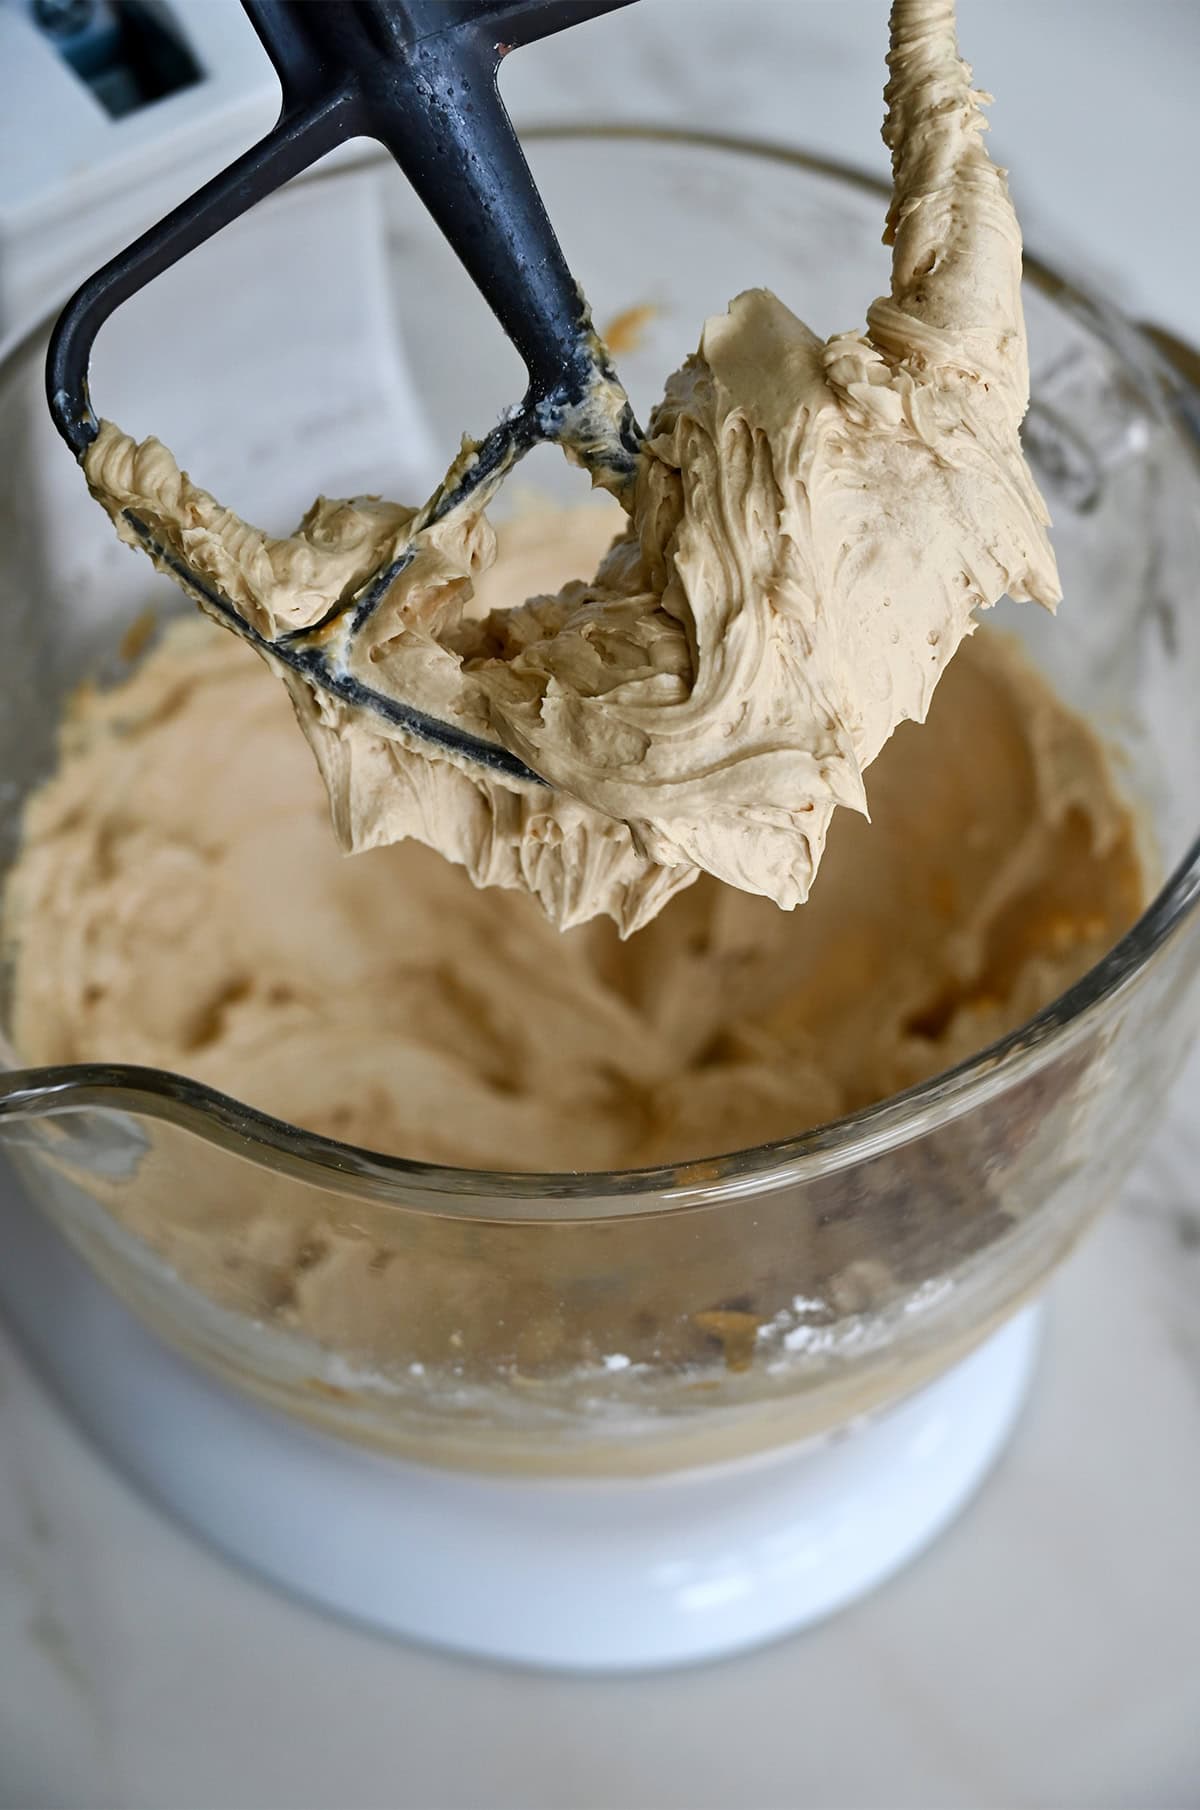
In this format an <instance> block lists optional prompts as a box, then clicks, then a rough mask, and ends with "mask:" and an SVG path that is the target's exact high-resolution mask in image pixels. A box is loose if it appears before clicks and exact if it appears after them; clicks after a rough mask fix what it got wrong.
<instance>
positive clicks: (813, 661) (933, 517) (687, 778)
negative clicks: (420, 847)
mask: <svg viewBox="0 0 1200 1810" xmlns="http://www.w3.org/2000/svg"><path fill="white" fill-rule="evenodd" d="M888 63H889V69H890V79H889V82H888V85H887V91H886V102H887V119H886V123H885V126H884V137H885V140H886V141H887V143H888V144H889V146H890V147H891V150H892V158H893V197H892V204H891V208H890V211H889V214H888V221H887V231H886V234H885V237H886V238H887V239H888V240H889V242H890V243H891V244H892V246H893V264H892V284H891V293H890V295H889V296H888V297H885V298H883V299H881V300H879V301H876V302H875V303H874V304H873V305H872V307H871V308H870V310H869V312H868V316H867V330H866V332H865V333H863V332H846V333H839V334H836V335H834V336H833V337H832V338H830V339H828V340H824V341H823V340H821V339H820V338H819V337H818V336H817V335H816V334H814V333H813V332H812V331H810V329H809V328H808V327H806V326H805V325H804V324H803V322H801V321H800V320H798V319H797V318H796V316H795V315H794V314H792V313H791V311H790V310H789V309H788V308H787V307H786V306H785V304H784V303H783V302H782V301H780V300H779V299H778V298H777V297H775V296H774V295H772V294H770V293H769V292H767V291H764V290H751V291H748V292H747V293H745V294H743V295H741V296H739V297H738V298H737V299H736V300H735V301H734V302H733V303H732V305H731V307H730V308H729V310H728V312H727V313H726V314H724V315H720V316H717V317H715V318H713V319H711V320H709V321H708V322H707V323H706V324H705V326H704V329H703V332H702V334H701V337H700V343H699V347H698V349H697V351H696V353H695V354H694V356H692V357H691V358H689V359H688V360H687V362H686V363H685V364H684V366H683V367H682V368H681V369H680V370H679V371H677V372H676V373H675V374H674V375H673V376H672V377H671V378H670V379H669V380H668V382H667V385H666V389H665V393H664V396H663V398H662V400H661V402H660V403H659V404H658V406H657V408H656V409H655V410H654V412H653V414H652V416H651V419H650V422H649V432H648V437H647V440H646V446H645V452H644V455H643V457H642V458H641V460H640V462H639V469H638V473H637V479H636V484H635V486H634V490H633V494H632V498H631V503H630V509H631V513H630V516H629V520H628V522H627V523H626V524H625V525H624V526H623V528H622V529H621V531H620V532H618V533H617V535H616V537H615V539H614V540H613V543H612V545H611V547H609V549H608V550H607V551H606V552H605V553H604V555H603V557H602V558H601V559H600V561H599V563H598V565H597V566H596V567H594V568H592V570H594V573H595V575H594V577H591V578H585V577H579V578H575V579H572V580H570V581H569V582H567V583H566V584H564V585H562V586H561V587H560V588H556V589H555V590H554V591H552V592H550V593H546V594H539V595H533V596H530V597H529V598H528V600H526V601H521V599H520V597H519V596H514V595H513V593H512V592H511V591H506V595H505V602H506V603H508V604H510V605H515V606H516V607H507V608H491V609H484V608H482V607H481V605H480V603H479V600H478V595H477V593H478V587H479V585H480V581H481V579H482V577H483V575H484V574H485V573H487V571H488V569H489V568H490V567H491V566H492V565H493V563H494V561H495V557H496V543H495V535H494V533H493V529H492V527H491V525H490V524H489V522H488V520H487V519H486V517H485V515H484V514H483V513H482V511H481V509H480V508H479V507H478V506H477V505H471V506H468V507H461V508H458V509H456V510H453V511H451V512H450V513H449V514H447V515H445V516H443V517H442V518H441V519H438V520H436V521H430V520H428V519H427V514H422V513H420V512H417V511H414V510H412V509H409V508H405V507H402V506H400V505H398V504H394V503H390V502H384V501H380V500H378V499H375V500H371V499H366V500H364V499H356V500H353V501H330V500H327V499H320V500H319V501H318V502H317V503H315V504H314V505H313V507H312V509H311V510H310V511H309V513H308V514H307V515H306V516H305V518H304V520H303V522H302V524H301V526H300V528H299V530H298V531H297V533H296V534H295V535H293V536H291V537H288V538H286V539H282V540H276V539H272V538H270V537H268V536H267V535H265V534H263V533H262V532H261V531H259V530H258V529H255V528H253V527H250V526H249V525H247V524H246V523H244V522H242V521H240V520H239V518H238V517H236V516H235V515H234V514H233V513H232V512H231V511H229V510H228V509H225V508H224V507H222V506H221V505H220V504H218V503H217V502H216V501H215V500H214V499H213V498H212V497H211V496H210V495H209V494H208V493H207V492H205V491H203V490H201V489H200V488H198V487H197V486H196V485H194V484H193V483H192V482H191V480H190V479H189V478H188V477H187V476H186V475H185V474H183V473H181V472H180V470H179V469H178V467H177V465H176V464H175V461H174V460H173V458H172V457H171V455H170V454H169V452H167V450H166V449H165V448H164V447H163V446H162V445H161V444H160V443H159V442H157V441H155V440H147V441H143V442H142V443H140V444H138V443H135V442H134V441H133V440H132V439H130V438H129V437H128V436H126V435H124V434H122V433H121V432H120V430H119V429H117V428H116V427H114V426H113V425H111V424H109V423H105V424H103V425H102V427H101V431H100V435H99V438H98V439H97V440H96V442H95V443H94V445H93V446H92V448H91V449H90V451H89V453H88V456H87V459H86V471H87V476H88V480H89V483H90V484H91V486H92V489H93V491H94V493H95V495H96V496H97V497H98V498H99V499H100V501H101V502H102V503H103V504H104V506H105V507H106V508H107V509H108V510H109V512H110V514H111V515H112V516H113V519H114V521H115V522H116V524H117V527H118V531H119V532H121V533H122V534H123V536H124V537H125V538H127V539H129V540H131V541H136V540H137V539H138V534H137V532H136V531H135V529H134V528H133V527H132V526H131V523H130V521H129V519H128V518H129V515H130V514H132V515H133V516H135V517H136V518H137V520H138V521H139V522H140V523H142V524H143V528H144V529H148V530H149V532H150V533H151V534H152V535H153V537H154V538H155V539H156V540H157V541H158V542H159V544H160V545H161V547H162V548H163V549H164V551H165V553H166V555H167V556H168V558H170V557H173V558H176V559H184V560H186V561H187V562H188V564H189V565H190V566H191V568H192V569H193V570H194V571H195V572H197V573H198V574H200V575H201V576H202V578H203V579H204V580H205V581H206V582H207V583H209V584H212V585H215V586H216V587H218V588H219V589H220V591H221V592H222V593H223V595H224V596H225V597H226V598H227V599H228V600H229V601H230V602H231V603H232V605H233V606H234V608H235V609H236V611H237V612H238V614H239V615H240V616H241V617H242V618H243V619H244V621H245V622H246V623H247V624H249V625H250V626H251V627H252V628H253V629H255V630H256V631H257V632H258V633H259V634H260V635H263V636H267V637H272V636H276V635H278V634H280V633H281V632H288V631H294V630H296V629H300V628H304V627H307V626H311V625H313V624H315V623H317V622H319V621H321V620H322V619H323V618H324V617H326V616H327V615H328V614H329V613H330V612H331V611H332V610H334V609H335V608H336V607H337V606H339V605H345V604H347V603H348V602H350V601H351V600H353V599H355V598H356V597H358V596H361V594H362V592H363V590H364V589H365V587H366V586H367V585H368V582H369V580H370V579H371V577H372V575H373V574H374V573H376V572H377V571H378V570H379V569H380V568H381V567H384V566H388V565H390V564H391V563H392V562H396V561H398V560H399V557H400V555H401V554H402V553H403V552H404V550H405V549H410V550H411V558H410V559H409V561H408V563H407V565H405V566H404V569H403V570H402V571H399V572H398V575H397V576H396V578H395V580H394V582H393V583H392V584H391V586H390V588H389V589H388V590H387V593H386V596H385V597H384V599H383V601H382V602H381V603H380V604H379V605H378V607H377V608H376V609H375V610H374V612H373V614H372V615H371V616H370V619H369V621H368V622H367V623H366V625H365V627H364V628H363V630H362V631H361V632H360V633H359V635H358V636H357V638H356V639H355V641H354V642H353V644H352V645H351V646H350V648H349V650H348V652H347V653H346V661H347V669H348V670H349V671H351V672H352V673H354V674H355V675H356V676H358V677H360V678H362V679H364V680H369V682H370V684H371V685H372V686H373V687H375V688H377V689H379V690H382V691H383V692H385V693H387V694H389V695H391V696H393V697H395V698H396V699H400V700H403V701H405V702H407V703H411V704H414V705H416V706H417V707H418V708H420V709H421V710H424V711H426V712H427V713H429V714H431V715H434V716H437V717H439V718H441V719H443V720H445V721H447V722H449V723H451V724H454V725H457V726H459V727H462V728H464V729H467V730H469V731H470V732H471V733H473V734H475V735H478V736H481V737H483V738H485V739H489V740H491V741H494V742H496V743H498V744H500V745H502V746H503V747H504V748H506V749H508V750H510V751H511V752H512V753H514V754H516V755H517V756H519V757H520V759H522V760H523V761H525V762H526V763H527V764H528V766H529V767H530V768H532V769H533V770H534V772H535V773H536V774H538V775H540V776H541V777H542V778H543V779H544V780H546V781H548V782H549V784H548V785H538V784H534V783H531V782H523V781H519V780H513V779H511V778H508V777H505V776H497V775H495V774H492V773H489V772H488V771H486V770H485V769H483V768H482V767H480V766H479V765H478V764H473V763H468V762H463V761H461V760H459V759H457V758H454V757H449V756H445V755H441V754H432V753H431V752H430V749H429V746H428V744H423V743H420V742H418V741H415V740H414V739H413V738H412V737H411V736H409V735H407V734H406V733H404V732H402V731H400V730H399V729H396V728H394V727H393V726H391V725H389V724H388V723H387V722H385V721H384V720H382V719H381V718H380V717H378V716H376V715H366V714H364V713H363V712H362V711H361V710H360V709H358V708H357V707H356V706H354V705H349V704H346V703H344V702H342V701H341V700H340V699H338V698H336V697H334V696H333V695H332V694H331V693H329V692H328V691H326V690H323V689H321V688H319V687H314V686H313V685H312V684H311V683H310V682H309V681H308V680H306V679H305V678H304V677H302V676H300V675H298V674H297V673H296V672H295V671H293V670H291V669H290V668H288V667H286V666H284V665H282V664H281V663H280V662H279V661H278V659H275V658H274V657H273V656H272V655H271V653H270V651H269V650H267V651H266V653H265V657H266V659H267V661H268V664H269V665H272V666H273V667H274V669H275V670H276V671H277V672H278V674H279V676H280V677H281V678H282V679H283V681H284V683H285V685H286V686H287V688H288V690H289V692H290V694H291V698H292V703H293V705H294V707H295V711H296V714H297V716H298V717H299V720H300V723H301V726H302V728H303V730H304V733H305V735H306V736H307V738H308V741H309V743H310V744H311V746H312V749H313V752H314V753H315V755H316V759H317V763H318V766H319V768H320V770H321V774H322V777H323V778H324V781H325V784H326V787H327V789H328V794H329V799H330V803H331V806H332V814H333V822H334V826H335V830H336V833H337V837H338V840H339V842H340V843H341V845H342V847H343V848H346V849H353V850H365V849H369V848H373V847H376V846H378V845H381V844H391V843H395V842H399V841H402V840H405V839H413V840H416V841H419V842H424V843H427V844H428V845H430V846H431V847H433V848H436V849H438V850H440V851H441V852H442V853H443V854H445V855H447V856H449V857H450V858H451V859H452V860H453V861H455V862H458V863H460V864H461V865H462V866H464V867H465V868H466V869H467V871H468V873H469V874H470V876H471V878H472V879H473V880H474V881H475V882H476V883H477V884H479V885H485V886H499V887H503V888H508V889H518V890H524V891H528V892H531V893H532V894H534V896H535V897H536V898H537V899H538V901H539V902H540V904H541V906H542V908H543V910H544V911H545V912H546V914H547V916H548V917H549V918H550V919H551V921H552V922H553V923H554V924H556V925H558V926H559V927H560V928H568V927H570V926H573V925H578V924H581V923H583V922H585V921H586V920H588V919H590V918H592V917H595V916H596V915H597V914H601V913H604V914H607V915H609V916H610V917H612V918H613V919H615V921H616V923H617V925H618V926H619V928H620V929H621V931H622V932H624V933H628V932H630V931H632V930H634V929H637V928H638V927H639V926H640V925H642V924H644V923H646V922H648V921H649V920H650V919H651V918H652V917H653V916H654V915H655V914H656V913H657V912H659V911H660V910H661V909H662V907H663V906H664V905H665V904H666V902H667V900H668V899H669V898H670V897H671V896H672V895H673V894H675V893H677V892H679V891H680V890H681V889H682V888H684V887H686V886H689V885H690V884H691V883H692V882H693V881H695V880H696V879H697V877H698V876H699V875H700V874H701V873H702V872H705V873H707V874H709V875H711V876H713V877H715V878H716V879H718V880H722V881H725V882H727V883H729V884H730V885H732V886H734V887H737V888H739V889H741V890H742V891H745V892H747V893H753V894H759V895H761V896H762V897H763V898H765V899H768V900H773V901H774V902H775V903H776V904H777V905H780V906H783V907H785V908H790V907H792V906H795V905H797V904H798V903H800V902H801V901H803V900H805V899H806V898H807V897H808V893H809V889H810V886H811V885H812V881H813V878H814V876H815V874H816V871H817V866H818V863H819V862H820V860H821V857H822V853H823V850H824V847H825V842H826V837H827V834H828V832H829V827H830V823H831V820H832V819H833V816H834V813H835V810H836V808H837V807H838V806H839V805H842V806H846V807H849V809H850V810H851V811H854V812H858V813H865V812H866V810H867V805H868V797H869V796H870V799H871V804H872V809H874V805H875V799H874V794H873V792H870V793H869V789H868V786H867V784H866V781H865V779H864V775H865V772H866V770H867V769H868V768H869V767H870V765H871V763H872V762H873V761H875V759H876V757H877V756H878V755H879V753H880V750H881V749H882V748H883V747H884V745H885V744H886V743H887V741H888V739H889V737H891V735H892V734H893V732H894V731H895V730H896V728H897V726H898V725H899V724H901V723H903V722H905V721H908V720H915V721H918V722H920V721H923V720H924V718H925V716H926V713H927V711H928V709H929V706H930V702H931V699H932V697H933V693H934V689H935V687H936V686H937V684H938V682H939V680H940V679H941V677H942V675H943V673H944V672H945V670H946V668H947V664H948V662H949V661H950V659H951V657H952V656H953V655H954V653H955V652H956V650H957V649H958V647H959V646H960V644H961V642H962V641H963V640H964V638H965V637H966V636H968V635H969V634H970V633H971V632H972V630H973V628H974V624H975V612H976V611H977V610H979V609H982V608H986V607H987V606H989V605H991V604H992V603H994V602H995V601H996V600H997V599H998V598H999V597H1000V596H1001V595H1003V594H1004V593H1005V592H1007V593H1008V594H1009V595H1011V596H1012V597H1014V598H1017V599H1035V600H1037V601H1039V602H1041V603H1043V604H1045V605H1047V606H1053V604H1054V602H1055V601H1056V599H1057V597H1058V584H1057V577H1056V572H1055V565H1054V559H1053V555H1052V552H1051V549H1050V546H1049V542H1048V539H1047V533H1046V528H1047V517H1046V511H1045V509H1044V506H1043V504H1042V501H1041V498H1040V497H1039V495H1038V492H1037V489H1036V486H1035V484H1034V482H1033V479H1032V477H1031V475H1030V473H1029V470H1028V468H1027V466H1026V464H1025V461H1024V458H1023V455H1022V452H1021V447H1020V442H1019V438H1018V429H1019V427H1020V423H1021V419H1022V416H1023V414H1024V411H1025V407H1026V404H1027V400H1028V370H1027V360H1026V346H1025V331H1024V322H1023V317H1022V310H1021V301H1020V271H1021V242H1020V234H1019V231H1018V227H1017V222H1016V217H1015V214H1014V212H1013V209H1012V205H1011V203H1010V200H1009V197H1008V192H1007V187H1006V183H1005V179H1004V175H1003V173H1002V172H1001V171H1000V170H998V169H997V168H996V167H995V166H994V165H993V164H992V163H991V161H990V160H989V158H988V156H987V153H986V151H985V149H984V146H983V141H982V136H981V134H982V131H983V128H984V123H985V122H984V116H983V111H982V103H983V101H984V100H985V99H986V98H987V97H986V96H983V95H981V94H980V93H978V92H976V91H975V90H974V89H973V88H972V86H971V77H970V71H969V70H968V68H967V66H966V65H965V64H964V63H963V62H962V61H961V60H960V59H959V57H958V54H957V49H956V43H955V30H954V7H953V4H952V0H895V4H894V5H893V8H892V39H891V51H890V55H889V58H888ZM581 570H583V571H585V572H586V571H587V570H588V568H581ZM247 758H248V756H247ZM251 772H252V768H250V767H247V773H251Z"/></svg>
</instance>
